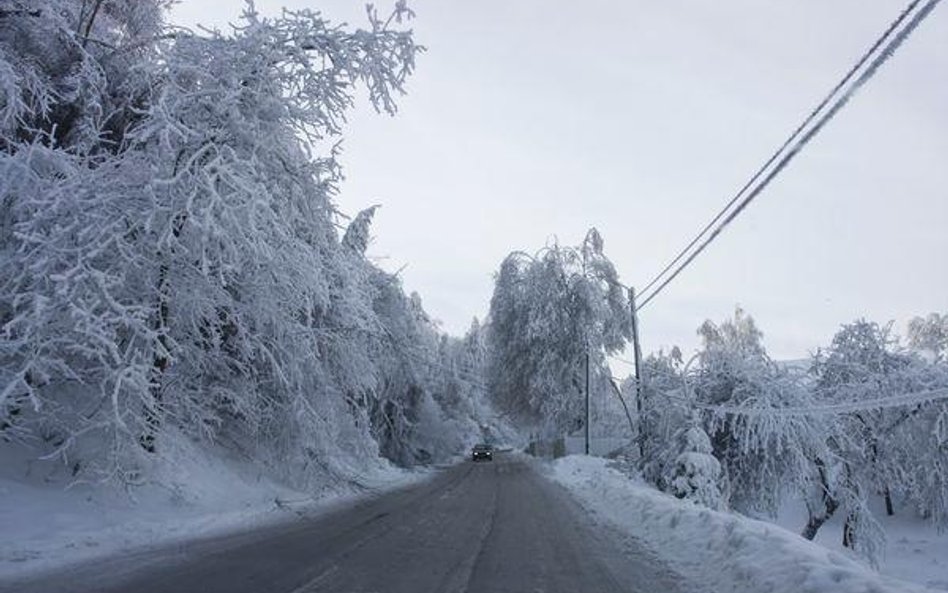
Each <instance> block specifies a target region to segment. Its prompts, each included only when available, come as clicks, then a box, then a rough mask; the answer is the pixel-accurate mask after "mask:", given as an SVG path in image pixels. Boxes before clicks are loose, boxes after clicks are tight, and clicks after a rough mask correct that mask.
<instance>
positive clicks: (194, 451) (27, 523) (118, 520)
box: [0, 442, 427, 577]
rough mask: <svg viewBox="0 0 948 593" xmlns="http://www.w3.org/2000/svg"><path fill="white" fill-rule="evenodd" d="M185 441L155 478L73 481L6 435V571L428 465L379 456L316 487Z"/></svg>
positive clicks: (353, 492)
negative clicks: (403, 466)
mask: <svg viewBox="0 0 948 593" xmlns="http://www.w3.org/2000/svg"><path fill="white" fill-rule="evenodd" d="M176 449H177V450H176V451H175V452H174V455H173V456H171V457H170V458H168V459H165V460H163V461H162V462H161V463H160V464H158V466H157V470H158V471H157V472H156V473H155V477H154V478H153V479H151V480H149V481H148V483H146V484H144V485H142V486H136V487H134V488H132V489H131V490H128V491H126V490H125V489H123V488H120V487H117V486H116V485H114V484H112V483H93V484H88V483H87V484H76V485H70V482H71V481H72V478H71V476H69V475H68V472H62V471H61V470H60V468H61V467H62V466H59V467H57V465H56V464H53V463H51V462H48V461H40V460H36V459H35V454H34V455H31V454H28V453H27V452H25V451H24V450H23V449H20V448H14V447H12V446H11V445H9V444H5V443H2V442H0V525H2V526H3V527H2V533H3V537H2V538H0V577H15V576H25V575H28V574H34V573H38V572H42V571H46V570H50V569H53V568H57V567H60V566H64V565H66V564H71V563H73V562H77V561H81V560H87V559H91V558H94V557H99V556H108V555H110V554H114V553H116V552H119V551H129V550H132V549H135V548H146V547H150V546H155V545H166V544H169V543H173V542H176V541H183V540H187V539H192V538H196V537H201V536H209V535H216V534H223V533H226V532H229V531H238V530H244V529H250V528H253V527H260V526H263V525H267V524H272V523H275V522H279V521H288V520H292V519H294V518H295V517H297V516H313V515H316V514H319V513H321V512H325V511H327V510H329V509H331V508H335V507H337V506H338V505H340V504H344V503H346V502H350V501H352V500H353V499H354V498H356V497H359V496H363V495H366V494H369V493H372V492H379V491H382V490H388V489H392V488H396V487H398V486H402V485H405V484H408V483H410V482H412V481H416V480H420V479H423V477H424V476H425V475H427V474H426V472H423V471H406V470H400V469H397V468H394V467H392V466H390V465H386V464H378V466H377V467H375V468H373V469H372V471H371V472H369V473H368V474H366V475H360V479H359V482H360V484H359V485H358V486H357V485H354V484H353V483H352V482H348V481H340V482H337V483H335V484H328V485H325V486H324V487H322V488H320V489H319V491H318V492H317V493H315V494H314V493H306V492H302V491H299V490H295V489H293V488H290V487H287V486H286V485H283V484H281V483H279V482H278V481H276V480H275V479H273V478H271V477H268V475H267V473H266V472H265V471H262V469H261V468H260V464H252V463H250V462H249V461H246V460H237V459H234V458H233V456H228V455H227V453H226V452H224V451H216V452H214V453H209V452H208V451H207V450H206V449H203V448H201V447H198V446H197V445H194V444H188V443H178V445H177V447H176ZM63 474H65V475H63Z"/></svg>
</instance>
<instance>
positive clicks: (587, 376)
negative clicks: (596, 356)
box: [585, 341, 589, 455]
mask: <svg viewBox="0 0 948 593" xmlns="http://www.w3.org/2000/svg"><path fill="white" fill-rule="evenodd" d="M585 432H586V455H589V342H588V341H587V342H586V422H585Z"/></svg>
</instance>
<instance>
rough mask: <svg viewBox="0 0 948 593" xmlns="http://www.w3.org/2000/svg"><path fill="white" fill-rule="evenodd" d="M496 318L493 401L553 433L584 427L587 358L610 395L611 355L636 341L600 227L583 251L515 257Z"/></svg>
mask: <svg viewBox="0 0 948 593" xmlns="http://www.w3.org/2000/svg"><path fill="white" fill-rule="evenodd" d="M489 319H490V322H489V324H488V333H487V344H488V351H489V353H490V358H489V363H488V375H489V380H490V384H489V386H490V390H491V396H492V398H493V401H494V402H495V403H496V404H497V405H498V406H499V407H500V408H501V409H502V410H504V411H505V412H506V413H508V414H510V415H511V416H513V417H514V418H516V419H517V421H518V422H520V423H521V424H523V425H525V426H531V427H536V428H540V429H542V430H548V431H550V432H562V431H572V430H576V429H577V428H579V427H580V426H582V422H583V414H582V412H581V410H582V405H583V404H582V402H583V397H582V395H583V393H584V390H585V379H584V368H585V367H584V365H585V360H586V357H587V355H588V356H589V361H590V362H589V366H590V373H591V375H592V381H593V382H594V384H595V385H596V388H597V389H600V390H606V389H611V386H610V385H609V383H608V381H609V380H610V379H609V374H608V369H607V367H606V365H605V356H606V355H607V354H612V353H615V352H618V351H619V350H620V349H621V348H622V347H623V346H624V344H625V342H626V340H627V339H628V338H629V335H630V320H629V311H628V301H627V300H626V297H625V292H624V291H623V289H622V287H621V285H620V284H619V281H618V276H617V274H616V271H615V267H614V266H613V265H612V263H611V262H610V261H609V260H608V258H606V256H605V254H604V253H603V243H602V238H601V237H600V236H599V233H598V232H597V231H596V230H595V229H592V230H590V231H589V233H588V234H587V235H586V238H585V239H584V241H583V243H582V244H581V245H580V246H579V247H575V248H572V247H563V246H561V245H559V244H557V243H553V244H552V245H549V246H548V247H546V248H544V249H542V250H540V252H538V253H537V254H536V255H535V256H530V255H527V254H525V253H522V252H515V253H512V254H510V255H509V256H508V257H507V258H506V259H505V260H504V261H503V263H502V264H501V267H500V271H499V272H498V274H497V277H496V281H495V286H494V294H493V296H492V298H491V307H490V317H489Z"/></svg>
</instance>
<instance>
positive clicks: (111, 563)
mask: <svg viewBox="0 0 948 593" xmlns="http://www.w3.org/2000/svg"><path fill="white" fill-rule="evenodd" d="M538 467H539V466H538V465H536V464H535V462H532V461H530V460H529V459H527V458H524V457H520V456H514V455H509V456H507V455H503V454H501V455H499V456H498V458H497V460H496V461H494V462H480V463H476V464H475V463H472V462H466V463H463V464H460V465H458V466H454V467H451V468H449V469H446V470H444V471H442V472H441V473H439V474H438V475H437V476H436V477H435V478H434V479H432V480H430V481H428V482H425V483H423V484H418V485H414V486H412V487H409V488H406V489H402V490H398V491H395V492H390V493H388V494H385V495H383V496H379V497H378V498H375V499H371V500H367V501H363V502H360V503H358V504H356V505H354V506H351V507H349V508H345V509H342V510H340V511H338V512H336V513H334V514H331V515H324V516H322V517H320V518H318V519H307V520H300V522H299V523H296V524H293V525H290V526H286V525H284V526H282V527H280V528H270V529H266V530H262V531H256V532H252V533H245V534H240V535H230V536H226V537H217V538H212V539H205V540H200V541H197V542H193V543H189V544H183V545H177V546H173V547H169V548H166V549H160V550H158V551H154V550H153V551H150V552H148V553H136V554H128V555H125V556H120V557H116V558H112V559H109V560H107V561H99V562H95V563H89V564H84V565H81V566H79V567H73V568H71V569H68V570H64V571H62V572H59V573H54V574H50V575H47V576H46V577H44V578H43V579H41V580H34V581H29V582H18V583H9V582H7V583H0V590H3V591H11V592H12V591H17V592H18V593H34V592H35V593H40V592H42V593H57V592H62V593H67V592H68V593H82V592H93V591H94V592H96V593H110V592H119V591H122V592H129V593H132V592H134V593H157V592H169V593H170V592H174V593H187V592H192V591H194V592H197V591H200V592H203V593H217V592H219V593H245V592H246V593H250V592H253V593H310V592H311V593H316V592H319V593H324V592H326V593H330V592H333V593H343V592H345V593H369V592H376V593H425V592H431V593H452V592H459V593H460V592H467V593H480V592H484V593H504V592H510V593H514V592H516V593H537V592H543V593H555V592H563V593H582V592H590V593H593V592H594V593H610V592H613V591H614V592H619V591H621V592H623V593H635V592H641V593H652V592H655V591H662V592H665V593H676V592H678V591H679V588H678V587H677V586H676V583H677V578H676V577H675V576H674V575H673V574H672V573H670V572H669V571H668V570H667V569H664V568H663V567H662V566H661V564H660V563H658V562H657V561H656V560H655V559H653V558H652V557H651V555H649V554H647V553H646V552H644V551H641V550H636V549H635V548H634V547H632V548H630V547H629V543H628V542H625V543H618V542H617V540H616V539H615V538H613V536H612V535H611V534H610V533H608V532H604V531H602V528H601V527H594V526H593V524H592V523H591V522H590V521H589V519H588V518H587V516H586V515H585V511H583V510H582V509H580V508H579V507H578V506H577V505H576V504H575V503H574V502H573V501H572V499H571V498H570V497H569V495H568V494H567V493H566V492H565V491H564V490H562V488H561V487H560V486H557V485H555V484H553V483H552V482H550V481H549V480H547V479H546V478H545V477H543V476H542V475H541V474H540V473H538V469H537V468H538Z"/></svg>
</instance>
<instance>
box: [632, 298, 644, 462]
mask: <svg viewBox="0 0 948 593" xmlns="http://www.w3.org/2000/svg"><path fill="white" fill-rule="evenodd" d="M629 313H630V314H631V316H632V354H633V356H634V358H633V361H634V362H635V411H636V413H637V414H638V416H639V434H638V440H639V455H641V456H642V457H645V438H644V437H645V435H644V433H643V432H642V426H643V422H642V387H643V385H642V346H641V344H639V316H638V313H637V312H636V307H635V289H634V288H632V287H631V286H630V287H629Z"/></svg>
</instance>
